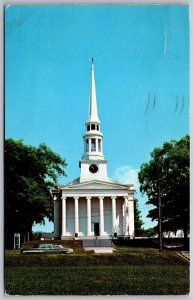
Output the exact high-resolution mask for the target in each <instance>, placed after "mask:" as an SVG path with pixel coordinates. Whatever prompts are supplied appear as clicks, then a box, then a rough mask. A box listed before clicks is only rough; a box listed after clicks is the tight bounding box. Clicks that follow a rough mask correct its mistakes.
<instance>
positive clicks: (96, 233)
mask: <svg viewBox="0 0 193 300" xmlns="http://www.w3.org/2000/svg"><path fill="white" fill-rule="evenodd" d="M99 232H100V231H99V223H94V235H95V236H99Z"/></svg>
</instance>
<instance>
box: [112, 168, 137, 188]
mask: <svg viewBox="0 0 193 300" xmlns="http://www.w3.org/2000/svg"><path fill="white" fill-rule="evenodd" d="M138 172H139V169H134V168H132V167H131V166H128V165H125V166H120V167H118V168H117V169H116V170H115V172H114V176H113V177H114V178H115V180H117V181H119V182H120V183H127V184H134V188H135V190H139V182H138Z"/></svg>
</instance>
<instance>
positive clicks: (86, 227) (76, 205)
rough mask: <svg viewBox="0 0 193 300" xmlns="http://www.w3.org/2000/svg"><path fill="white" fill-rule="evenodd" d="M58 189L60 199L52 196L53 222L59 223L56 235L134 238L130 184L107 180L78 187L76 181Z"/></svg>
mask: <svg viewBox="0 0 193 300" xmlns="http://www.w3.org/2000/svg"><path fill="white" fill-rule="evenodd" d="M91 188H92V190H91ZM60 189H61V191H60V196H59V195H57V194H55V196H54V206H55V222H54V223H57V222H59V223H61V225H60V226H58V227H57V228H55V229H56V230H55V236H57V237H61V238H62V239H65V238H66V237H73V236H78V237H94V236H99V237H111V236H113V235H114V234H115V233H116V234H117V235H124V236H130V238H133V237H134V217H133V216H134V213H133V207H134V206H133V192H134V190H133V186H132V185H130V186H128V185H123V184H120V183H117V182H113V181H110V180H109V181H108V182H105V183H104V182H100V183H99V182H96V181H93V182H86V183H85V184H81V185H80V184H79V183H77V180H75V181H73V182H72V183H70V184H69V185H66V186H63V187H60ZM99 189H100V191H99ZM104 189H105V190H104ZM72 190H73V193H72V192H71V191H72ZM115 194H116V196H115ZM60 203H62V205H60ZM97 228H98V229H97Z"/></svg>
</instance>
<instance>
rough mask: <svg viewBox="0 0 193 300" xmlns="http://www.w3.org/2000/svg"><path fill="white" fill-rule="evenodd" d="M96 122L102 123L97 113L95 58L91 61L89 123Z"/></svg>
mask: <svg viewBox="0 0 193 300" xmlns="http://www.w3.org/2000/svg"><path fill="white" fill-rule="evenodd" d="M90 122H96V123H100V121H99V118H98V113H97V102H96V88H95V76H94V58H93V57H92V61H91V83H90V101H89V113H88V120H87V123H90Z"/></svg>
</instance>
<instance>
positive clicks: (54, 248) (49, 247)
mask: <svg viewBox="0 0 193 300" xmlns="http://www.w3.org/2000/svg"><path fill="white" fill-rule="evenodd" d="M20 251H21V253H23V254H27V253H50V254H55V253H61V254H62V253H66V254H69V253H73V249H71V248H66V247H64V246H62V245H53V244H38V245H34V246H32V248H30V249H27V248H26V249H25V248H24V249H23V248H21V250H20Z"/></svg>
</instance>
